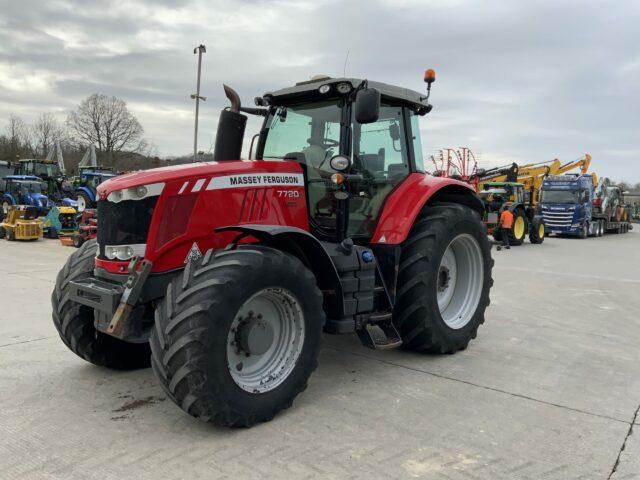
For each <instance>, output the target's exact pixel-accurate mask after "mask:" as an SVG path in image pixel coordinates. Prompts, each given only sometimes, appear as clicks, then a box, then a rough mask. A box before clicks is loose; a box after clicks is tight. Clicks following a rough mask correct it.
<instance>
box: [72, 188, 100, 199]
mask: <svg viewBox="0 0 640 480" xmlns="http://www.w3.org/2000/svg"><path fill="white" fill-rule="evenodd" d="M80 192H82V193H84V194H85V195H86V196H87V197H89V200H91V201H92V202H95V201H96V196H95V195H94V194H93V192H92V191H91V189H90V188H87V187H78V189H77V190H76V195H78V194H79V193H80Z"/></svg>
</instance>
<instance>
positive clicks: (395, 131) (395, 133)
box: [389, 123, 400, 142]
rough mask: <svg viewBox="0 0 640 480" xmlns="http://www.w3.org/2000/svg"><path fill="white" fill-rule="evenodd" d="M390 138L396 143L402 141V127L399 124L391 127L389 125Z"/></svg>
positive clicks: (393, 124)
mask: <svg viewBox="0 0 640 480" xmlns="http://www.w3.org/2000/svg"><path fill="white" fill-rule="evenodd" d="M389 136H390V137H391V140H393V141H394V142H395V141H396V140H400V127H399V126H398V124H397V123H392V124H391V125H389Z"/></svg>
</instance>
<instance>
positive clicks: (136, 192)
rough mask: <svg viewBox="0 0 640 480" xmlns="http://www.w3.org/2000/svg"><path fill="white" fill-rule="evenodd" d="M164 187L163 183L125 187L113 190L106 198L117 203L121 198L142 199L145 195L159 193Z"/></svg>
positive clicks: (152, 195) (149, 195)
mask: <svg viewBox="0 0 640 480" xmlns="http://www.w3.org/2000/svg"><path fill="white" fill-rule="evenodd" d="M163 189H164V183H151V184H149V185H141V186H139V187H131V188H125V189H124V190H114V191H113V192H111V193H110V194H109V196H108V197H107V200H108V201H110V202H114V203H118V202H121V201H123V200H142V199H143V198H147V197H154V196H157V195H160V194H161V193H162V190H163Z"/></svg>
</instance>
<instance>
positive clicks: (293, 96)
mask: <svg viewBox="0 0 640 480" xmlns="http://www.w3.org/2000/svg"><path fill="white" fill-rule="evenodd" d="M363 81H364V79H361V78H346V77H340V78H331V77H321V78H316V79H312V80H309V81H306V82H298V83H296V84H295V85H294V86H293V87H286V88H282V89H280V90H274V91H271V92H267V93H265V94H264V97H265V98H269V99H273V100H272V103H276V104H279V103H289V102H292V101H296V100H298V99H300V100H301V99H303V98H309V97H310V96H314V95H315V97H316V98H317V99H320V98H323V97H327V98H330V97H335V96H336V95H340V94H339V93H337V91H336V90H335V86H336V85H337V84H338V83H349V84H350V85H351V87H352V88H357V87H358V86H359V85H360V84H361V83H362V82H363ZM367 83H368V86H369V87H370V88H375V89H377V90H378V91H379V92H380V95H381V96H382V98H383V99H387V100H395V101H400V102H401V103H404V104H408V105H409V106H411V107H413V108H415V109H417V110H421V109H426V108H427V106H428V105H429V103H428V102H427V101H426V95H425V94H422V93H419V92H416V91H414V90H410V89H408V88H403V87H396V86H394V85H389V84H386V83H382V82H376V81H373V80H367ZM322 85H331V90H330V91H329V92H328V93H325V94H321V93H320V92H319V91H318V89H319V88H320V87H321V86H322Z"/></svg>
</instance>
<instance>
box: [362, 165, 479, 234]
mask: <svg viewBox="0 0 640 480" xmlns="http://www.w3.org/2000/svg"><path fill="white" fill-rule="evenodd" d="M437 201H441V202H452V203H461V204H463V205H466V206H468V207H470V208H472V209H473V210H475V211H476V212H478V214H479V215H480V218H482V216H483V215H484V204H483V203H482V200H481V199H480V197H478V195H477V194H476V192H475V190H474V189H473V187H472V186H471V185H469V184H468V183H464V182H461V181H458V180H453V179H451V178H443V177H432V176H430V175H425V174H421V173H412V174H411V175H409V176H408V177H407V178H406V179H405V180H404V181H403V182H402V183H401V184H400V185H399V186H398V187H397V188H396V189H395V190H394V191H393V192H391V194H390V195H389V198H387V200H386V202H385V205H384V208H383V210H382V214H381V215H380V220H379V221H378V225H377V227H376V230H375V232H374V234H373V237H372V241H371V243H374V244H376V243H379V244H389V245H398V244H401V243H402V242H404V241H405V240H406V238H407V236H408V235H409V230H411V227H412V226H413V223H414V221H415V219H416V217H417V216H418V214H419V213H420V210H422V209H423V208H424V206H425V205H427V203H429V202H437Z"/></svg>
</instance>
